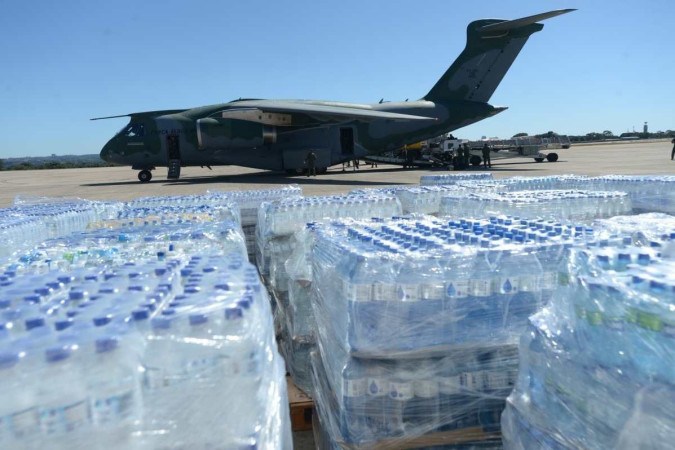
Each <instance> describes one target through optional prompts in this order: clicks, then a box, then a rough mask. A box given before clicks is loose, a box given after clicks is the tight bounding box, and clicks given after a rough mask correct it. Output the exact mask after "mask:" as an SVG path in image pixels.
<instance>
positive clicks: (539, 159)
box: [534, 158, 544, 162]
mask: <svg viewBox="0 0 675 450" xmlns="http://www.w3.org/2000/svg"><path fill="white" fill-rule="evenodd" d="M534 160H535V161H537V162H544V158H534Z"/></svg>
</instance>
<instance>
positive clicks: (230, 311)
mask: <svg viewBox="0 0 675 450" xmlns="http://www.w3.org/2000/svg"><path fill="white" fill-rule="evenodd" d="M243 317H244V312H243V311H242V309H241V308H237V307H231V308H225V319H227V320H237V319H241V318H243Z"/></svg>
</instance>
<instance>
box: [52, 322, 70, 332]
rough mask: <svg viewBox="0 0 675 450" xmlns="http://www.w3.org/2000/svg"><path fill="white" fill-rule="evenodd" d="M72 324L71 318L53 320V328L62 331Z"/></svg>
mask: <svg viewBox="0 0 675 450" xmlns="http://www.w3.org/2000/svg"><path fill="white" fill-rule="evenodd" d="M72 325H73V321H72V320H57V321H56V322H54V328H55V329H56V331H63V330H65V329H66V328H70V327H71V326H72Z"/></svg>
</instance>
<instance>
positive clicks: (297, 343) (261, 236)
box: [257, 194, 401, 392]
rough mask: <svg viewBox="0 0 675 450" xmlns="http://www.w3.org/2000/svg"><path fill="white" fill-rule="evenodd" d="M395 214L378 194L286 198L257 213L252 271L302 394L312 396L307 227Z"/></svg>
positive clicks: (394, 204) (393, 203) (394, 205)
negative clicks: (270, 305)
mask: <svg viewBox="0 0 675 450" xmlns="http://www.w3.org/2000/svg"><path fill="white" fill-rule="evenodd" d="M400 213H401V206H400V203H399V202H398V200H397V199H396V198H395V197H392V196H383V195H379V194H378V195H375V194H369V195H365V194H354V195H348V196H337V195H336V196H325V197H307V198H288V199H284V200H280V201H276V202H271V203H265V204H263V205H262V207H261V208H260V212H259V223H258V228H257V239H258V254H257V261H258V268H259V269H260V272H261V273H262V274H263V277H264V278H265V282H266V284H267V286H268V288H269V290H270V293H271V294H272V297H273V299H274V316H275V329H276V330H277V333H278V334H279V336H280V337H281V340H282V343H281V346H280V348H281V350H282V352H283V353H284V357H285V360H286V364H287V367H288V370H289V372H290V373H291V375H292V377H293V381H294V382H295V384H296V385H297V386H298V387H300V388H301V389H303V390H304V391H306V392H311V390H312V382H311V377H310V370H309V353H310V351H311V350H312V349H313V348H314V343H315V337H314V334H313V329H314V327H313V323H314V318H313V311H312V308H311V291H312V288H313V286H312V273H311V267H310V262H309V257H310V255H309V252H310V250H311V245H312V242H313V234H312V232H310V231H308V226H309V227H312V226H313V225H312V223H314V222H317V221H322V220H329V219H334V218H340V217H364V216H365V217H370V216H378V217H379V216H383V217H389V216H393V215H396V214H400ZM308 223H309V224H310V225H308Z"/></svg>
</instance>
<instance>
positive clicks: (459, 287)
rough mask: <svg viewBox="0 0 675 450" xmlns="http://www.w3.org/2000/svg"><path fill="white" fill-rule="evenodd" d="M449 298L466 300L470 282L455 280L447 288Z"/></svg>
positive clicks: (446, 292) (446, 293)
mask: <svg viewBox="0 0 675 450" xmlns="http://www.w3.org/2000/svg"><path fill="white" fill-rule="evenodd" d="M445 295H446V297H447V298H465V297H466V296H467V295H469V280H455V281H451V282H449V283H448V284H447V285H446V286H445Z"/></svg>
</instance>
